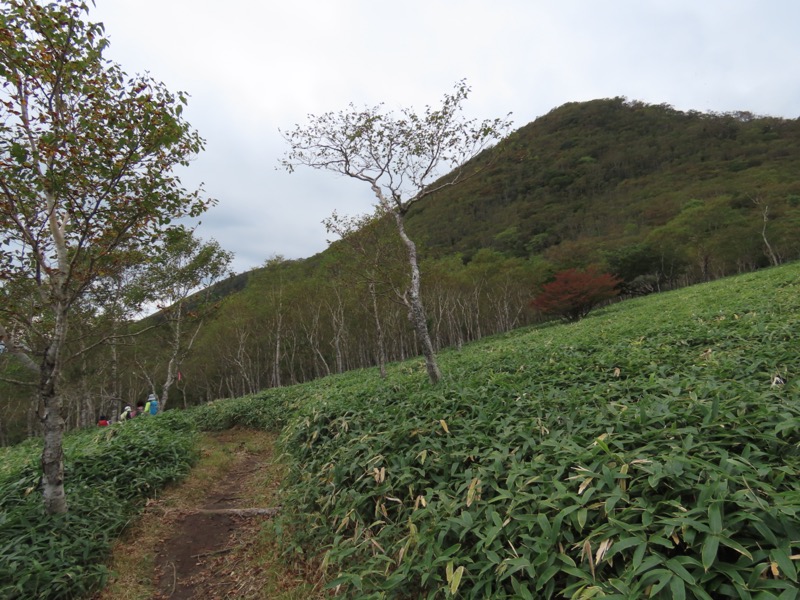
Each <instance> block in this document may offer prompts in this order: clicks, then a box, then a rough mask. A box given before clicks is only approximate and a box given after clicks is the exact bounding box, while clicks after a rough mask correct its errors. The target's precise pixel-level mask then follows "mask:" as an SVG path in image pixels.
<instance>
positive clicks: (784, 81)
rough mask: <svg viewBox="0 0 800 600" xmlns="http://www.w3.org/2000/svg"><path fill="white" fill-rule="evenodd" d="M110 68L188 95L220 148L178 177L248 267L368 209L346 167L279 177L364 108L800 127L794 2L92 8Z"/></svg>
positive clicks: (206, 226) (798, 8)
mask: <svg viewBox="0 0 800 600" xmlns="http://www.w3.org/2000/svg"><path fill="white" fill-rule="evenodd" d="M96 3H97V6H96V8H93V9H92V10H91V12H90V16H89V18H90V20H92V21H101V22H103V23H104V24H105V26H106V34H107V36H108V38H109V39H110V41H111V46H110V48H109V50H108V51H107V53H106V56H107V57H108V58H111V59H113V60H114V61H116V62H117V63H119V64H120V65H121V66H122V67H123V69H124V70H125V71H126V72H128V73H130V74H133V73H141V72H144V71H148V72H149V73H150V74H151V75H152V76H153V77H154V78H156V79H158V80H160V81H163V82H164V83H165V84H166V85H167V87H168V88H169V89H171V90H172V91H173V92H177V91H185V92H187V93H188V94H189V96H190V99H189V106H188V110H187V111H186V112H185V113H184V114H185V116H186V117H187V119H188V121H189V122H190V123H191V124H192V125H193V126H194V127H195V128H196V129H197V130H198V132H199V133H200V135H201V136H202V137H204V138H205V140H206V143H207V145H206V150H205V151H204V152H203V153H202V154H201V155H199V156H198V157H197V158H196V160H195V161H194V162H193V163H192V165H191V166H190V167H189V168H188V169H186V170H185V171H183V172H182V178H183V181H184V183H185V184H186V186H187V187H188V188H190V189H194V188H195V187H197V186H198V185H199V184H200V183H201V182H202V183H204V187H205V190H206V192H207V194H208V195H209V196H212V197H214V198H216V199H217V200H218V201H219V203H218V205H217V206H216V207H214V208H212V209H211V210H210V211H209V212H208V213H207V214H206V215H205V216H204V217H203V218H202V225H201V226H200V227H199V229H198V232H199V233H200V235H201V236H202V237H204V238H206V239H208V238H214V239H216V240H217V241H218V242H219V243H220V244H221V245H222V247H223V248H225V249H227V250H230V251H232V252H234V253H235V255H236V258H235V261H234V265H233V266H234V270H235V271H236V272H242V271H246V270H249V269H251V268H254V267H257V266H260V265H261V264H263V263H264V261H265V260H266V259H268V258H270V257H271V256H274V255H282V256H284V257H285V258H291V259H294V258H306V257H309V256H312V255H314V254H316V253H318V252H320V251H322V250H324V249H325V248H326V247H327V242H326V239H327V238H328V237H329V236H328V235H327V234H326V232H325V228H324V226H323V225H322V224H321V221H322V220H323V219H324V218H326V217H328V216H330V214H331V212H332V211H333V210H334V209H335V210H337V212H339V213H340V214H360V213H364V212H368V211H370V210H371V207H372V204H373V197H372V196H371V192H370V190H369V189H368V188H367V187H366V186H365V185H364V184H359V183H358V182H354V181H350V180H347V179H345V178H343V177H337V176H336V175H334V174H332V173H321V172H315V171H312V170H310V169H307V168H302V169H300V170H298V171H296V172H295V173H294V174H291V175H290V174H289V173H287V172H285V171H283V170H280V169H278V168H277V167H278V161H279V160H280V158H281V157H282V156H283V155H284V153H285V152H286V150H287V146H286V143H285V141H284V140H283V138H282V137H281V136H280V133H279V129H283V130H287V129H290V128H292V126H293V125H295V124H297V123H301V124H302V123H305V122H306V119H307V115H308V114H321V113H324V112H328V111H338V110H340V109H344V108H346V107H347V105H348V104H349V103H350V102H352V103H354V104H355V105H357V106H359V107H360V106H375V105H377V104H379V103H381V102H383V103H385V104H386V106H387V107H388V108H392V109H394V108H402V107H414V108H419V109H423V108H424V107H425V106H426V105H431V106H433V107H435V106H436V105H437V104H438V103H439V102H440V100H441V98H442V96H443V95H444V94H445V93H449V92H451V91H452V90H453V86H454V85H455V83H456V82H457V81H459V80H461V79H466V80H467V83H468V85H469V86H470V87H471V88H472V93H471V94H470V97H469V99H468V100H467V102H466V104H465V112H466V115H467V117H469V118H477V119H480V120H482V119H488V118H495V117H502V116H505V115H506V114H507V113H509V112H510V113H512V119H513V121H514V126H515V128H518V127H522V126H523V125H526V124H527V123H529V122H531V121H533V120H535V119H536V118H537V117H539V116H541V115H543V114H545V113H547V112H549V111H550V110H552V109H553V108H555V107H557V106H560V105H562V104H564V103H566V102H573V101H584V100H592V99H596V98H611V97H615V96H625V97H627V98H629V99H631V100H642V101H644V102H647V103H653V104H661V103H667V104H671V105H672V106H674V107H675V108H677V109H679V110H699V111H704V112H705V111H716V112H727V111H737V110H743V111H750V112H753V113H756V114H759V115H771V116H780V117H787V118H798V116H800V33H798V24H799V23H800V2H797V0H606V1H605V2H599V1H597V0H548V1H545V0H483V1H479V0H400V1H395V2H382V1H380V0H282V1H280V2H278V1H275V0H96Z"/></svg>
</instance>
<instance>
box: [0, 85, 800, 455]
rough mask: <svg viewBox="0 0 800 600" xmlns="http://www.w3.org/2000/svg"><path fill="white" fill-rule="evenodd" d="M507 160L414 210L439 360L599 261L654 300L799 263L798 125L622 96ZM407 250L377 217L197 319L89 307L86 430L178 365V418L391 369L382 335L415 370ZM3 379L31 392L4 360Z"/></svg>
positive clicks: (535, 130)
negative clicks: (182, 410)
mask: <svg viewBox="0 0 800 600" xmlns="http://www.w3.org/2000/svg"><path fill="white" fill-rule="evenodd" d="M495 150H497V151H498V152H492V153H488V152H487V153H485V154H484V155H482V156H479V157H478V159H476V162H477V163H478V164H477V165H476V166H482V167H484V168H482V169H480V170H479V171H478V175H476V176H474V177H473V178H471V179H468V180H467V181H465V182H464V183H463V184H461V185H460V186H459V187H456V188H452V189H450V190H448V191H446V192H441V193H438V194H437V195H434V196H432V197H430V198H429V199H427V200H426V201H425V202H424V203H423V204H419V205H417V207H416V208H415V209H413V210H412V212H411V213H410V214H409V218H408V229H409V232H410V234H411V235H412V236H413V237H414V239H415V240H416V241H417V242H418V245H419V249H420V252H421V267H422V293H423V296H424V301H425V304H426V307H427V309H428V317H429V321H430V322H429V327H430V330H431V335H432V337H433V341H434V344H435V346H436V347H437V348H442V347H460V346H461V345H462V344H464V343H466V342H469V341H473V340H477V339H480V338H482V337H484V336H486V335H490V334H494V333H498V332H503V331H508V330H510V329H513V328H516V327H519V326H521V325H525V324H529V323H531V322H533V321H534V320H535V319H537V318H538V317H537V315H536V314H534V313H533V311H532V310H531V309H530V307H529V303H530V300H531V298H532V296H533V295H534V294H535V293H536V291H537V289H538V288H539V286H541V285H542V284H543V283H544V282H546V281H547V280H548V279H549V278H551V277H552V276H553V274H554V273H556V272H558V271H559V270H562V269H565V268H570V267H579V268H580V267H587V266H590V265H594V266H596V267H598V268H599V269H600V270H603V271H608V272H611V273H614V274H616V275H617V276H619V277H620V278H622V279H623V280H624V287H625V294H624V295H636V294H643V293H650V292H654V291H660V290H664V289H669V288H673V287H678V286H684V285H689V284H692V283H696V282H700V281H705V280H710V279H715V278H719V277H723V276H727V275H731V274H734V273H739V272H745V271H750V270H754V269H758V268H762V267H767V266H769V265H771V264H779V263H782V262H787V261H790V260H795V259H797V258H798V255H800V239H798V235H797V233H798V231H800V181H798V179H797V173H798V172H800V123H799V122H798V120H787V119H779V118H773V117H758V116H754V115H751V114H750V113H744V112H743V113H735V114H705V113H699V112H681V111H677V110H675V109H673V108H671V107H669V106H665V105H658V106H654V105H647V104H643V103H640V102H632V101H627V100H625V99H623V98H615V99H605V100H595V101H591V102H583V103H570V104H566V105H564V106H561V107H559V108H556V109H554V110H553V111H551V112H550V113H548V114H547V115H545V116H543V117H541V118H539V119H537V120H536V121H534V122H533V123H530V124H528V125H526V126H524V127H522V128H520V129H519V130H517V131H516V132H515V133H513V134H512V135H511V136H510V137H509V138H508V139H506V140H505V141H504V142H503V143H502V144H500V146H499V147H498V148H496V149H495ZM490 157H491V158H492V162H491V163H489V162H488V161H489V159H490ZM482 161H483V162H484V163H485V164H481V162H482ZM396 237H397V236H396V232H395V231H394V230H393V229H392V227H391V226H390V224H389V223H385V222H382V221H380V220H376V221H373V222H372V223H369V224H368V225H365V226H364V227H363V228H362V229H361V230H360V231H358V232H356V233H354V234H352V235H350V236H348V238H347V240H346V241H340V242H337V243H335V244H333V245H331V247H330V248H329V249H328V250H326V251H325V252H323V253H321V254H319V255H316V256H313V257H310V258H308V259H304V260H296V261H287V260H282V259H280V258H273V259H271V260H270V261H269V262H268V263H267V264H266V265H265V267H264V268H262V269H257V270H255V271H253V272H251V273H248V274H240V275H237V276H235V277H231V278H229V279H228V280H226V281H223V282H221V283H219V284H217V285H216V286H215V287H214V288H213V289H210V290H206V291H205V292H204V293H203V294H201V295H199V296H196V297H195V298H194V299H193V300H192V302H191V303H189V304H187V305H186V307H185V308H187V309H188V310H181V311H179V313H180V315H181V320H179V321H175V320H174V319H173V320H170V319H167V318H166V317H164V318H159V316H158V315H157V316H156V317H155V318H152V319H148V320H146V321H143V322H137V323H130V322H126V321H122V322H120V321H119V320H118V319H117V320H115V317H114V314H113V312H112V311H108V310H102V307H86V310H85V318H83V319H82V321H80V322H76V323H75V324H74V326H73V328H72V331H71V333H72V335H73V337H72V341H71V344H72V348H71V350H72V355H73V356H75V357H76V358H75V359H74V360H72V361H71V362H70V364H69V368H68V369H67V371H66V372H65V375H64V377H65V387H64V389H65V390H66V392H65V393H66V395H67V397H66V399H65V400H66V403H65V404H66V406H68V408H69V414H68V415H67V417H68V422H69V426H70V427H78V426H85V425H89V424H91V423H93V422H94V419H96V417H97V415H98V414H99V413H101V412H106V413H108V414H109V415H114V414H118V412H119V410H120V409H121V407H122V406H123V405H124V404H126V403H130V404H134V403H135V401H136V400H138V399H141V398H143V397H144V396H146V394H147V392H148V391H149V390H150V389H151V388H152V387H153V386H155V387H158V386H159V385H161V382H163V381H164V380H165V376H164V372H165V370H166V369H167V364H168V363H169V362H170V361H174V362H173V366H175V364H177V366H178V370H177V373H178V376H177V380H176V381H175V382H174V386H173V387H172V388H171V389H170V393H169V403H168V404H169V406H168V407H167V408H169V407H170V406H175V405H178V406H188V405H192V404H196V403H200V402H203V401H207V400H211V399H214V398H218V397H232V396H241V395H244V394H248V393H252V392H256V391H258V390H261V389H264V388H268V387H276V386H285V385H289V384H293V383H297V382H302V381H307V380H310V379H314V378H317V377H321V376H325V375H328V374H331V373H339V372H342V371H345V370H351V369H358V368H363V367H367V366H372V365H375V364H378V362H379V356H378V354H379V353H378V347H377V344H376V340H377V338H378V336H379V335H381V336H382V337H383V338H384V339H385V341H386V346H385V354H386V360H388V361H397V360H402V359H405V358H409V357H411V356H415V355H416V354H417V353H418V348H417V342H416V340H415V337H414V334H413V331H412V330H411V327H410V326H409V323H408V319H407V316H406V309H405V307H404V306H403V305H402V304H401V303H400V302H399V297H398V293H402V290H403V289H404V288H405V286H406V277H407V263H406V261H405V258H404V256H403V252H402V248H401V247H400V244H399V241H398V240H397V239H396ZM265 258H266V257H265ZM624 295H623V296H624ZM121 329H124V330H125V332H126V333H137V334H138V335H136V336H133V337H125V338H119V337H118V333H119V332H120V330H121ZM115 336H116V337H115ZM176 336H177V337H176ZM176 340H177V341H178V342H179V343H177V342H176ZM0 368H2V369H4V373H5V377H6V379H11V380H17V381H21V380H25V378H26V377H28V376H27V375H26V374H25V373H24V372H22V371H21V370H20V369H19V368H18V367H17V366H16V365H15V364H14V363H13V361H10V360H7V358H6V357H0ZM32 389H33V388H29V387H26V386H21V385H17V384H11V383H7V382H6V383H1V382H0V401H2V403H3V413H2V415H3V416H2V419H0V442H2V443H12V442H15V441H17V440H19V439H21V438H23V437H25V436H26V435H28V434H32V433H34V432H35V428H36V423H37V419H36V416H35V413H34V412H33V410H32V408H31V407H32V404H33V403H32V401H31V398H32Z"/></svg>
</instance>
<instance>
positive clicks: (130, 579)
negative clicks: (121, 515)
mask: <svg viewBox="0 0 800 600" xmlns="http://www.w3.org/2000/svg"><path fill="white" fill-rule="evenodd" d="M272 442H273V439H272V437H271V436H269V435H268V434H264V433H263V432H262V433H259V432H249V431H240V430H234V431H230V432H224V433H222V434H217V435H214V436H209V437H208V438H207V439H206V441H205V445H206V450H204V454H205V457H204V459H203V460H201V465H200V466H199V467H198V468H197V469H195V471H193V473H192V475H190V477H189V478H188V479H187V481H186V482H185V483H184V484H182V485H181V486H177V487H176V488H175V489H173V490H170V491H169V492H167V493H166V494H165V495H164V496H163V497H162V498H160V499H159V500H157V501H154V502H151V503H150V505H149V506H148V507H147V509H146V511H145V514H144V515H143V516H142V518H141V520H140V522H138V523H136V524H135V525H134V526H133V527H132V528H131V531H130V532H129V534H128V535H127V536H126V538H125V539H124V540H122V541H121V542H120V544H118V546H117V548H116V549H115V556H114V561H113V563H112V567H111V568H112V570H114V571H116V572H117V575H116V576H115V577H114V578H112V581H111V583H110V585H109V587H108V588H107V589H106V590H104V592H103V593H102V594H99V595H98V596H97V597H96V600H112V599H113V600H118V599H120V600H144V599H150V600H190V599H194V598H202V599H203V600H223V599H232V598H236V599H252V600H257V599H258V600H261V599H266V598H285V599H287V600H288V599H292V598H297V599H301V598H302V599H304V600H305V599H308V598H321V597H322V595H320V593H319V590H318V586H316V585H314V584H313V583H311V582H309V581H308V580H309V577H308V575H307V574H304V573H302V572H299V571H297V570H290V569H289V568H288V567H287V566H286V565H285V564H283V563H282V562H281V561H280V560H279V558H278V555H279V553H278V551H277V549H276V544H275V542H274V540H273V539H272V533H271V530H270V528H269V520H270V519H271V515H270V514H269V513H270V512H272V511H266V514H263V513H264V511H261V512H262V514H258V511H252V513H256V514H236V513H235V511H231V510H230V509H240V512H245V513H247V511H242V510H241V509H253V508H255V509H276V508H277V509H278V510H279V507H277V506H276V503H277V500H276V498H277V494H276V491H277V487H278V484H279V481H280V475H281V473H280V468H279V466H277V465H276V464H275V461H274V457H273V455H272ZM204 461H206V462H213V464H211V465H206V466H205V467H204V466H203V462H204ZM226 509H227V511H226ZM131 565H136V566H135V567H134V570H133V571H131V568H130V566H131Z"/></svg>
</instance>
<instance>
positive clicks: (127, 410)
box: [119, 406, 133, 421]
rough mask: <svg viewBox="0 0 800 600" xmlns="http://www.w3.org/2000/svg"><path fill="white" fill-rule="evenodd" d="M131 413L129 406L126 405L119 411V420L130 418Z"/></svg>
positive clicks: (131, 416)
mask: <svg viewBox="0 0 800 600" xmlns="http://www.w3.org/2000/svg"><path fill="white" fill-rule="evenodd" d="M132 418H133V415H132V414H131V407H130V406H126V407H125V409H124V410H123V411H122V412H121V413H120V415H119V420H120V421H127V420H128V419H132Z"/></svg>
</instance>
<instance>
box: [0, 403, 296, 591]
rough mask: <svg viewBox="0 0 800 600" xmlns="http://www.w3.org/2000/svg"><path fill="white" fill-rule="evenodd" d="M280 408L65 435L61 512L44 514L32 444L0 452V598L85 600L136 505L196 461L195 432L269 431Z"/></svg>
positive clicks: (209, 412) (176, 416)
mask: <svg viewBox="0 0 800 600" xmlns="http://www.w3.org/2000/svg"><path fill="white" fill-rule="evenodd" d="M284 412H285V406H284V405H283V403H281V402H280V401H279V400H276V399H272V400H271V401H270V402H268V403H267V402H264V401H263V400H262V399H261V397H260V396H252V397H249V398H242V399H237V400H235V401H217V402H213V403H211V404H208V405H205V406H202V407H199V408H197V409H193V410H188V411H174V410H170V411H167V412H165V413H163V414H161V415H158V416H157V417H144V418H141V417H140V418H137V419H134V420H133V421H129V422H126V423H120V424H115V425H112V426H111V427H107V428H92V429H89V430H84V431H79V432H76V433H73V434H70V435H68V436H66V438H65V441H64V452H65V482H66V492H67V499H68V502H69V511H68V513H67V514H66V515H64V516H48V515H46V514H45V513H44V509H43V506H42V498H41V493H40V487H39V482H40V477H41V470H40V468H39V458H40V455H41V441H40V440H28V441H27V442H25V443H24V444H20V445H18V446H14V447H11V448H6V449H2V450H1V451H0V598H3V599H4V600H17V599H19V600H34V599H47V600H55V599H71V598H82V597H88V596H89V595H90V594H91V593H92V592H93V591H94V590H97V589H99V588H100V587H102V586H103V585H104V584H105V581H106V580H107V578H108V575H109V573H108V569H107V568H106V566H105V563H106V561H107V560H108V558H109V553H110V549H111V545H112V544H113V542H114V540H115V539H116V538H117V537H118V536H119V535H120V533H121V532H122V531H123V529H124V528H125V527H126V526H127V525H128V524H129V523H130V521H131V519H132V518H134V517H135V516H136V514H137V513H138V512H139V511H140V510H141V508H142V506H143V505H144V502H145V501H146V500H147V499H148V498H152V497H154V496H156V495H157V494H158V492H159V491H160V490H162V489H163V488H164V486H166V485H167V484H169V483H172V482H175V481H180V480H181V479H182V478H183V477H184V476H185V475H186V474H187V473H188V472H189V470H190V468H191V466H192V465H193V464H194V463H195V462H196V459H197V450H196V445H197V436H196V434H197V431H198V430H205V431H219V430H223V429H228V428H230V427H234V426H245V427H252V428H255V429H263V430H277V429H278V428H280V426H281V423H282V422H283V421H282V419H283V418H284V416H285V415H284Z"/></svg>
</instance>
